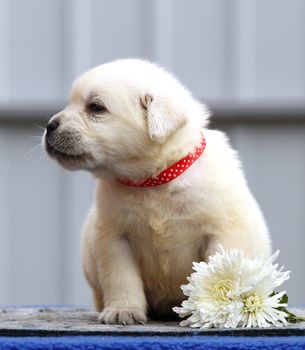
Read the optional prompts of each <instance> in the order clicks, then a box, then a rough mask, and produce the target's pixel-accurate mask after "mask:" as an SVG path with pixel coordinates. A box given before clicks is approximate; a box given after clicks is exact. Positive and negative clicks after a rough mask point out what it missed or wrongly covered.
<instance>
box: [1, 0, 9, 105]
mask: <svg viewBox="0 0 305 350" xmlns="http://www.w3.org/2000/svg"><path fill="white" fill-rule="evenodd" d="M9 2H10V1H9V0H1V1H0V46H1V54H0V104H7V103H8V102H9V96H10V88H11V84H10V68H11V67H10V30H9V28H10V6H9Z"/></svg>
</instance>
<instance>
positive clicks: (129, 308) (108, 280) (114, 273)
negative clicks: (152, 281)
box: [95, 236, 146, 324]
mask: <svg viewBox="0 0 305 350" xmlns="http://www.w3.org/2000/svg"><path fill="white" fill-rule="evenodd" d="M95 250H96V251H95V257H96V264H97V269H98V278H99V283H100V285H101V288H102V291H103V295H104V305H105V307H104V310H103V311H102V312H101V314H100V316H99V321H100V322H101V323H107V324H113V323H114V324H117V323H119V324H133V323H144V322H145V321H146V299H145V294H144V289H143V281H142V279H141V274H140V270H139V267H138V265H137V263H136V260H135V258H134V256H133V253H132V251H131V248H130V245H129V242H128V240H127V239H126V238H125V237H124V236H110V237H107V236H102V237H99V239H98V240H97V244H96V246H95Z"/></svg>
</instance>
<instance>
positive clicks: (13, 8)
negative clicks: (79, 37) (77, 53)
mask: <svg viewBox="0 0 305 350" xmlns="http://www.w3.org/2000/svg"><path fill="white" fill-rule="evenodd" d="M61 15H62V1H61V0H53V1H47V0H44V1H36V0H27V1H19V0H11V1H10V34H9V35H10V64H9V69H10V77H11V91H10V94H11V95H10V96H11V101H14V103H16V102H19V103H25V104H26V105H29V104H31V103H35V104H36V105H37V104H38V105H40V106H41V105H43V104H45V103H47V104H50V103H58V102H60V101H61V96H62V89H63V87H62V85H63V84H64V81H63V80H62V75H61V69H62V67H61V64H62V58H63V57H62V55H63V53H64V52H63V45H62V42H61V38H62V29H63V26H62V24H63V23H64V22H63V21H64V20H65V19H64V18H63V17H62V16H61Z"/></svg>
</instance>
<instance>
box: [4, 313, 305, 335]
mask: <svg viewBox="0 0 305 350" xmlns="http://www.w3.org/2000/svg"><path fill="white" fill-rule="evenodd" d="M293 311H294V312H296V313H297V314H298V315H300V316H305V309H294V310H293ZM97 318H98V314H97V313H96V312H93V311H90V310H88V309H85V308H67V307H59V308H53V307H52V308H3V309H0V336H62V335H103V336H107V335H115V336H124V335H129V336H130V335H132V336H169V335H171V336H186V335H209V336H211V335H235V336H289V335H299V336H304V335H305V322H302V323H298V324H295V325H292V324H291V325H289V326H287V327H284V328H265V329H255V328H252V329H240V328H239V329H206V330H201V329H193V328H187V327H180V326H179V325H178V323H175V322H165V323H158V322H149V323H148V324H146V325H130V326H121V325H102V324H99V323H98V321H97Z"/></svg>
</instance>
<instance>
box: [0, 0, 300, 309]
mask: <svg viewBox="0 0 305 350" xmlns="http://www.w3.org/2000/svg"><path fill="white" fill-rule="evenodd" d="M121 57H145V58H149V59H152V60H155V61H157V62H159V63H160V64H162V65H163V66H165V67H166V68H167V69H169V70H170V71H172V72H174V73H175V74H176V75H177V76H178V77H179V78H180V80H181V81H182V82H183V83H184V84H185V85H186V86H187V87H188V88H190V89H191V90H192V92H193V93H194V94H195V96H196V97H197V98H199V99H201V100H202V101H204V102H206V103H208V104H209V105H210V106H211V108H212V110H213V112H214V117H213V127H214V128H220V129H223V130H225V131H226V132H227V133H228V134H229V136H230V138H231V140H232V143H233V145H234V147H235V148H237V149H238V150H239V152H240V156H241V158H242V161H243V164H244V169H245V172H246V175H247V178H248V181H249V185H250V187H251V189H252V191H253V193H254V194H255V196H256V197H257V199H258V201H259V203H260V205H261V207H262V209H263V211H264V214H265V216H266V219H267V222H268V225H269V227H270V230H271V233H272V237H273V245H274V249H275V250H276V249H280V250H281V255H280V258H279V262H280V264H284V265H285V267H286V268H287V269H289V270H292V277H291V279H290V280H289V281H288V282H287V283H286V286H285V287H284V288H287V290H288V293H289V295H290V302H291V303H292V304H304V302H305V298H304V287H305V274H304V267H305V257H304V246H305V244H304V243H305V218H304V213H305V181H304V179H305V157H304V153H305V101H304V98H305V2H304V1H303V0H287V1H285V0H284V1H281V0H257V1H254V0H232V1H231V0H230V1H229V0H210V1H209V0H151V1H149V0H111V1H110V0H109V1H105V0H92V1H90V0H24V1H22V0H19V1H18V0H0V304H55V303H59V304H64V303H68V304H90V303H91V296H90V291H89V289H88V287H87V285H86V283H85V281H84V278H83V275H82V272H81V262H80V254H79V241H80V232H81V226H82V223H83V221H84V218H85V215H86V212H87V210H88V207H89V205H90V201H91V198H92V194H93V188H94V184H93V180H92V178H91V177H90V175H89V174H86V173H82V172H79V173H69V172H66V171H64V170H62V169H60V168H59V167H58V166H57V165H56V164H55V163H54V162H52V161H51V160H50V159H48V158H47V156H46V155H45V154H44V152H43V151H42V150H41V148H40V146H39V143H40V138H39V137H40V135H41V134H42V130H41V129H40V128H39V126H38V125H42V126H44V125H45V124H46V122H47V120H48V118H49V117H50V116H51V115H52V114H53V113H55V111H58V110H59V109H60V108H62V107H63V106H64V104H65V102H66V99H67V95H68V92H69V87H70V85H71V82H72V81H73V79H74V78H75V77H77V75H78V74H80V73H81V72H83V71H84V70H86V69H88V68H90V67H92V66H94V65H97V64H100V63H103V62H106V61H109V60H112V59H115V58H121ZM37 136H38V137H37Z"/></svg>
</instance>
